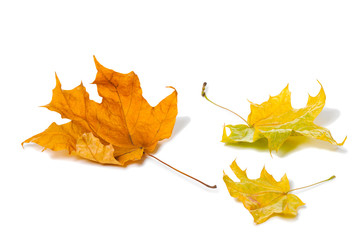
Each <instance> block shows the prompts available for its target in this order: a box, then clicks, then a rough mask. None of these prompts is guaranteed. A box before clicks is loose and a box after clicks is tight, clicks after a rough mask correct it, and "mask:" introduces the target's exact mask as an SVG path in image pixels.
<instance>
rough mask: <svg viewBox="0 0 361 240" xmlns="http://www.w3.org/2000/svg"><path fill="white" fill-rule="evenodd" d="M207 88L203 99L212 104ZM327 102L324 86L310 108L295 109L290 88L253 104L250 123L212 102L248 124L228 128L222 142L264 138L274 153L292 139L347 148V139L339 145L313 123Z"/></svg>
mask: <svg viewBox="0 0 361 240" xmlns="http://www.w3.org/2000/svg"><path fill="white" fill-rule="evenodd" d="M320 85H321V83H320ZM205 86H206V83H205V84H204V86H203V90H202V96H204V97H205V98H206V99H207V100H208V101H210V100H209V99H208V97H207V96H206V94H205ZM325 101H326V94H325V92H324V90H323V87H322V85H321V89H320V91H319V93H318V94H317V95H316V96H315V97H312V96H310V95H309V97H308V102H307V105H306V107H304V108H301V109H294V108H292V105H291V93H290V91H289V90H288V85H287V86H286V87H285V88H284V89H283V90H282V92H281V93H280V94H279V95H277V96H274V97H272V96H270V97H269V99H268V101H266V102H264V103H262V104H256V103H252V102H251V113H250V114H249V116H248V119H247V121H246V120H245V119H244V118H242V117H241V116H239V115H238V114H236V113H235V112H233V111H231V110H229V109H227V108H225V107H222V106H220V105H218V104H215V103H214V102H212V101H210V102H211V103H213V104H215V105H217V106H219V107H221V108H223V109H226V110H228V111H230V112H232V113H234V114H236V115H237V116H238V117H240V118H241V119H242V120H243V121H245V122H246V123H247V125H245V124H238V125H225V126H224V128H223V136H222V142H224V143H238V142H248V143H253V142H255V141H257V140H259V139H261V138H266V139H267V140H268V148H269V150H270V152H272V151H273V150H275V151H276V152H277V151H278V150H279V148H280V147H281V146H282V144H283V143H284V142H285V141H286V140H287V138H288V137H290V136H306V137H311V138H316V139H320V140H323V141H327V142H329V143H331V144H334V145H339V146H341V145H343V144H344V142H345V141H346V138H347V137H346V138H345V139H344V140H343V142H342V143H337V142H336V141H335V140H334V139H333V137H332V135H331V132H330V131H329V130H328V129H326V128H324V127H321V126H317V125H316V124H315V123H314V122H313V121H314V120H315V118H316V117H317V116H318V115H319V114H320V112H321V111H322V109H323V107H324V105H325ZM226 128H228V129H229V130H230V134H229V135H228V134H227V132H226Z"/></svg>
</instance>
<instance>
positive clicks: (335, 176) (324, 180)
mask: <svg viewBox="0 0 361 240" xmlns="http://www.w3.org/2000/svg"><path fill="white" fill-rule="evenodd" d="M335 177H336V176H335V175H333V176H332V177H330V178H328V179H326V180H323V181H320V182H317V183H314V184H311V185H307V186H304V187H300V188H294V189H291V190H289V191H288V192H287V193H289V192H292V191H296V190H300V189H304V188H308V187H312V186H314V185H317V184H320V183H323V182H327V181H330V180H331V179H334V178H335Z"/></svg>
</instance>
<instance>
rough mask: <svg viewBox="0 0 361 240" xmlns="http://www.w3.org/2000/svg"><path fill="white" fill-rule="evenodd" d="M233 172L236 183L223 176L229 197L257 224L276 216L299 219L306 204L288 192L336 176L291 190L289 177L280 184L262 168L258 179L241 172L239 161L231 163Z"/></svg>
mask: <svg viewBox="0 0 361 240" xmlns="http://www.w3.org/2000/svg"><path fill="white" fill-rule="evenodd" d="M231 169H232V171H233V172H234V174H235V175H236V176H237V178H238V179H239V180H240V181H239V182H234V181H233V180H232V179H231V178H230V177H228V176H227V175H226V174H224V176H223V180H224V182H225V183H226V186H227V188H228V191H229V194H230V195H231V196H232V197H234V198H237V199H239V200H240V201H241V202H242V203H243V205H244V207H245V208H246V209H247V210H248V211H249V212H250V213H251V214H252V216H253V218H254V222H255V223H257V224H259V223H263V222H265V221H266V220H267V219H269V218H270V217H272V216H273V215H281V216H289V217H294V216H296V215H297V209H298V208H299V207H301V206H303V205H305V203H303V202H302V201H301V199H299V198H298V197H297V196H296V195H294V194H290V193H289V192H291V191H295V190H299V189H303V188H306V187H310V186H314V185H316V184H319V183H322V182H326V181H329V180H331V179H333V178H335V176H332V177H330V178H328V179H326V180H323V181H320V182H317V183H314V184H311V185H308V186H305V187H301V188H295V189H292V190H290V185H289V182H288V178H287V176H286V174H285V175H284V176H283V177H282V178H281V180H280V181H279V182H277V181H276V180H275V179H274V178H273V176H272V175H270V174H269V173H268V172H267V171H266V169H265V168H263V169H262V172H261V175H260V177H259V178H258V179H249V178H248V177H247V174H246V170H244V171H243V170H242V169H240V168H239V167H238V165H237V163H236V161H233V163H232V164H231Z"/></svg>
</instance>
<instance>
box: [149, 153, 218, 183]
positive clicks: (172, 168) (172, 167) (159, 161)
mask: <svg viewBox="0 0 361 240" xmlns="http://www.w3.org/2000/svg"><path fill="white" fill-rule="evenodd" d="M146 154H147V155H148V156H150V157H152V158H154V159H156V160H158V161H159V162H161V163H163V164H164V165H166V166H167V167H170V168H171V169H173V170H175V171H177V172H179V173H181V174H183V175H185V176H187V177H189V178H191V179H193V180H195V181H197V182H199V183H201V184H203V185H204V186H206V187H209V188H217V186H216V185H213V186H210V185H208V184H206V183H204V182H202V181H200V180H198V179H197V178H194V177H192V176H190V175H188V174H186V173H184V172H182V171H179V170H178V169H176V168H174V167H172V166H171V165H169V164H167V163H165V162H163V161H162V160H160V159H159V158H157V157H156V156H154V155H152V154H150V153H146Z"/></svg>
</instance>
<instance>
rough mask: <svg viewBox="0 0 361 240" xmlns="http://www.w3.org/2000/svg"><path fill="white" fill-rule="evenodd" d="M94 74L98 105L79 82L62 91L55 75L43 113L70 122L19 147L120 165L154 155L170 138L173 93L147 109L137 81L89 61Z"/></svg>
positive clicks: (174, 111) (174, 107) (174, 106)
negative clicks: (53, 113) (29, 145)
mask: <svg viewBox="0 0 361 240" xmlns="http://www.w3.org/2000/svg"><path fill="white" fill-rule="evenodd" d="M94 61H95V65H96V68H97V70H98V73H97V75H96V79H95V81H94V82H93V83H94V84H96V85H97V89H98V93H99V95H100V96H101V97H102V102H101V103H97V102H95V101H92V100H90V99H89V94H88V93H87V91H86V89H85V87H84V86H83V84H82V83H81V84H80V85H79V86H77V87H76V88H74V89H72V90H63V89H62V88H61V84H60V81H59V78H58V76H57V75H56V87H55V88H54V90H53V97H52V100H51V102H50V103H49V104H48V105H45V107H46V108H48V109H49V110H52V111H56V112H58V113H60V114H61V117H62V118H67V119H70V120H71V122H69V123H66V124H63V125H57V124H56V123H52V124H51V125H50V126H49V128H48V129H46V130H45V131H44V132H42V133H39V134H37V135H35V136H33V137H31V138H29V139H27V140H25V141H24V142H23V143H29V142H34V143H37V144H39V145H41V146H43V147H44V148H49V149H52V150H56V151H57V150H64V149H65V150H68V151H69V153H71V154H72V155H78V156H81V157H83V158H87V159H89V160H92V161H95V162H99V163H103V164H115V165H124V164H126V163H127V162H128V161H136V160H140V159H141V158H142V156H143V154H144V153H151V152H153V151H154V149H155V147H156V145H157V143H158V141H160V140H162V139H165V138H169V137H170V136H171V134H172V130H173V126H174V124H175V120H176V116H177V91H176V90H175V89H174V88H173V87H171V88H173V89H174V91H173V92H172V93H171V94H170V95H169V96H167V97H166V98H164V99H163V100H162V101H161V102H160V103H159V104H158V105H157V106H155V107H152V106H150V105H149V103H148V102H147V101H146V100H145V99H144V98H143V96H142V89H141V87H140V83H139V79H138V76H137V75H136V74H135V73H134V72H130V73H128V74H122V73H118V72H115V71H113V70H111V69H108V68H105V67H103V66H102V65H101V64H100V63H99V62H98V61H97V60H96V58H95V57H94Z"/></svg>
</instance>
